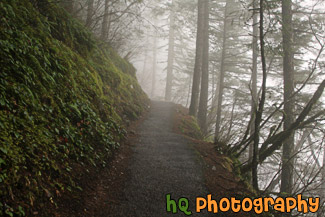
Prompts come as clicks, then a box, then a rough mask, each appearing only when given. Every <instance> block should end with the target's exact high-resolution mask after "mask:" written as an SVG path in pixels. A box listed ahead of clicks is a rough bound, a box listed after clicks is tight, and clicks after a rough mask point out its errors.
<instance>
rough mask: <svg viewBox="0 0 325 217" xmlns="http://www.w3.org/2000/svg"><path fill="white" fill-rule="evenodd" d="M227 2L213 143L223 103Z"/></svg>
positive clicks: (218, 131)
mask: <svg viewBox="0 0 325 217" xmlns="http://www.w3.org/2000/svg"><path fill="white" fill-rule="evenodd" d="M228 7H229V2H228V1H227V2H226V6H225V13H224V20H223V35H222V52H221V64H220V75H219V85H218V88H219V90H218V104H217V120H216V129H215V138H214V140H215V142H218V141H219V140H220V138H219V137H220V125H221V112H222V101H223V90H224V80H225V59H226V49H227V47H226V45H227V16H228Z"/></svg>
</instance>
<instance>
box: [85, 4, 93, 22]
mask: <svg viewBox="0 0 325 217" xmlns="http://www.w3.org/2000/svg"><path fill="white" fill-rule="evenodd" d="M93 15H94V0H88V1H87V19H86V26H87V27H88V28H89V27H91V24H92V22H93Z"/></svg>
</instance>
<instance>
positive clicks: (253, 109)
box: [248, 0, 258, 162]
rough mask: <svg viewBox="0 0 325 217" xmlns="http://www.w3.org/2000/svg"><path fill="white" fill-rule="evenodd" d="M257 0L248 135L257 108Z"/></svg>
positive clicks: (254, 18)
mask: <svg viewBox="0 0 325 217" xmlns="http://www.w3.org/2000/svg"><path fill="white" fill-rule="evenodd" d="M256 3H257V0H253V37H252V38H253V42H252V50H253V62H252V102H251V123H250V135H253V134H254V131H255V126H254V123H255V112H256V110H257V103H258V102H257V56H258V50H257V41H258V40H257V38H258V26H257V25H258V23H257V22H258V20H257V17H258V13H257V11H256V10H257V4H256ZM252 158H253V142H251V143H250V144H249V154H248V161H249V162H250V161H252Z"/></svg>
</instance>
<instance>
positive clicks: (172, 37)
mask: <svg viewBox="0 0 325 217" xmlns="http://www.w3.org/2000/svg"><path fill="white" fill-rule="evenodd" d="M171 7H172V8H171V10H170V15H169V39H168V60H167V78H166V91H165V100H166V101H170V100H171V97H172V86H173V68H174V56H175V50H174V49H175V11H174V1H173V2H172V6H171Z"/></svg>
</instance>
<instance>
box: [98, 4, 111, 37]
mask: <svg viewBox="0 0 325 217" xmlns="http://www.w3.org/2000/svg"><path fill="white" fill-rule="evenodd" d="M108 4H109V0H105V9H104V16H103V22H102V31H101V36H100V37H101V39H102V40H103V41H105V40H106V39H107V36H108V22H109V5H108Z"/></svg>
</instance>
